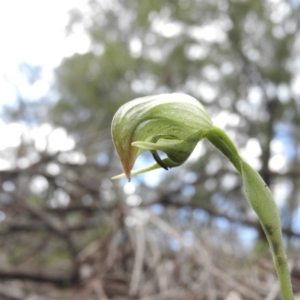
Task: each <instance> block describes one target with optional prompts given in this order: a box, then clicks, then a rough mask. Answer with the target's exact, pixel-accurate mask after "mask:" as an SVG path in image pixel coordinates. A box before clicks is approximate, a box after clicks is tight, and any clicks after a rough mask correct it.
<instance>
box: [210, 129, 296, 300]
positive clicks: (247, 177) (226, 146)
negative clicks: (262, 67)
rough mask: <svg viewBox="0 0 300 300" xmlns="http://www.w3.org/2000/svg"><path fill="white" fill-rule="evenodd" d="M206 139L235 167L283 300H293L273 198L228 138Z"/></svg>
mask: <svg viewBox="0 0 300 300" xmlns="http://www.w3.org/2000/svg"><path fill="white" fill-rule="evenodd" d="M206 138H207V139H208V140H209V141H210V142H211V143H212V144H213V145H214V146H216V147H217V148H218V149H219V150H220V151H221V152H222V153H223V154H224V155H225V156H226V157H227V158H228V159H229V160H230V161H231V162H232V164H233V165H234V167H235V168H236V170H237V171H238V173H239V174H240V175H241V177H242V179H243V183H244V187H245V193H246V197H247V200H248V202H249V204H250V205H251V207H252V208H253V209H254V211H255V212H256V214H257V215H258V218H259V221H260V223H261V225H262V228H263V230H264V232H265V235H266V237H267V240H268V243H269V246H270V248H271V252H272V257H273V262H274V266H275V268H276V271H277V274H278V278H279V282H280V287H281V294H282V297H283V300H292V299H294V296H293V290H292V285H291V278H290V272H289V268H288V262H287V257H286V253H285V249H284V244H283V240H282V233H281V222H280V217H279V213H278V209H277V206H276V203H275V201H274V198H273V196H272V194H271V192H270V190H269V188H268V187H267V185H266V183H265V182H264V181H263V179H262V178H261V176H260V175H259V174H258V173H257V172H256V171H255V170H254V169H253V168H252V167H251V166H250V165H249V164H247V163H246V162H245V161H243V160H242V159H241V158H240V156H239V154H238V151H237V149H236V147H235V146H234V144H233V142H232V141H231V140H230V138H229V137H228V135H227V134H226V133H225V132H224V131H223V130H221V129H220V128H217V127H214V128H213V129H212V130H210V131H209V132H208V134H207V135H206Z"/></svg>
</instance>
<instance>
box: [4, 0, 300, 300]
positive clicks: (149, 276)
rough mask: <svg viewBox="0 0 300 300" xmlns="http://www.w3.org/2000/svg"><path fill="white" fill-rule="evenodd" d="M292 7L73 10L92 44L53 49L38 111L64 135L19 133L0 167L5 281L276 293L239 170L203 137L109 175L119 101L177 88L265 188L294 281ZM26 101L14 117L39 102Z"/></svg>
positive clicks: (95, 288) (157, 295)
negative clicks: (276, 207) (181, 157)
mask: <svg viewBox="0 0 300 300" xmlns="http://www.w3.org/2000/svg"><path fill="white" fill-rule="evenodd" d="M299 20H300V6H299V4H298V3H297V1H292V0H291V1H283V0H266V1H259V0H252V1H250V0H249V1H227V0H214V1H198V0H194V1H188V0H186V1H183V0H174V1H150V0H149V1H132V0H110V1H103V0H98V1H96V0H90V1H89V3H88V5H87V7H86V9H85V10H84V11H79V10H74V11H72V13H71V14H70V23H69V26H68V28H67V30H68V32H69V34H72V32H78V31H82V30H83V31H84V32H85V33H86V34H87V35H88V37H89V39H90V50H89V51H88V52H87V53H85V54H76V55H74V56H72V57H69V58H66V59H64V60H63V62H62V64H61V66H59V67H58V69H57V70H56V78H57V86H56V89H57V92H58V94H59V100H58V101H57V103H56V104H55V105H54V107H52V108H51V110H50V108H49V106H47V107H46V109H47V110H48V114H47V116H45V113H44V114H42V115H43V116H44V118H45V120H44V121H47V122H51V123H52V124H53V126H58V127H62V128H65V129H66V130H67V132H68V134H69V135H70V136H69V138H70V137H71V138H72V139H73V141H74V146H73V148H72V149H71V150H69V151H64V150H63V149H60V148H59V147H58V148H57V149H60V150H56V151H49V149H48V148H47V147H46V146H45V147H44V148H43V149H42V150H41V148H39V149H40V150H38V151H37V145H36V144H35V142H34V141H33V140H30V139H28V138H27V139H26V136H25V135H24V136H23V138H22V141H23V142H22V144H21V146H20V147H19V148H18V149H14V150H13V151H14V152H13V151H12V149H10V153H14V156H13V159H14V160H15V161H16V162H19V163H15V164H14V165H12V167H11V169H10V170H7V171H3V172H1V174H0V180H1V187H2V190H1V198H0V199H1V203H0V205H1V208H0V210H1V211H2V212H3V214H4V215H5V218H4V219H3V221H2V222H1V223H0V227H1V240H0V244H1V248H2V253H3V255H2V256H1V257H0V262H1V265H3V266H4V268H3V271H0V278H3V279H6V280H9V279H19V281H18V282H17V283H15V282H12V283H11V282H10V283H9V284H10V285H9V287H10V286H13V284H15V286H13V287H14V289H19V290H20V291H21V290H22V291H26V290H31V291H34V293H35V294H39V293H40V292H41V291H43V294H44V295H45V297H46V299H48V298H49V299H52V298H51V297H54V296H57V295H60V297H65V298H67V299H69V298H71V297H72V298H74V299H76V297H79V298H78V299H83V297H85V298H87V299H129V297H130V296H131V297H137V299H225V298H226V297H228V298H227V299H232V298H230V297H234V295H236V294H238V295H239V296H240V297H241V299H265V298H266V296H267V295H268V294H269V293H272V292H273V289H272V284H273V283H274V281H275V278H276V277H275V274H274V270H273V269H272V267H270V266H271V265H272V263H271V261H270V256H269V255H268V252H267V250H266V247H265V243H264V240H263V236H262V231H261V230H260V227H259V225H258V223H257V220H256V219H255V216H254V214H253V212H252V211H251V210H250V208H249V206H248V204H247V202H246V200H245V197H244V195H243V193H242V190H241V181H240V180H239V178H238V176H237V175H236V174H235V172H234V171H233V168H232V167H231V166H229V164H228V162H227V161H226V160H224V159H223V158H222V156H221V154H219V153H217V152H216V151H215V150H213V149H212V147H210V145H208V143H205V142H202V143H201V144H200V147H199V148H197V149H196V151H195V155H193V158H192V159H191V160H189V161H188V162H187V163H186V164H185V165H183V166H181V167H180V168H177V169H173V170H171V171H168V172H165V171H160V172H153V173H149V175H147V176H139V177H137V178H135V179H134V181H133V182H134V184H135V185H136V187H135V188H133V187H132V185H125V182H123V181H121V182H111V180H110V177H111V176H112V175H116V174H118V173H120V171H121V166H120V164H119V162H118V160H117V156H116V153H115V151H114V149H113V145H112V141H111V134H110V125H111V120H112V117H113V115H114V113H115V112H116V110H117V109H118V107H120V106H121V105H122V104H124V103H125V102H127V101H129V100H132V99H134V98H136V97H139V96H145V95H150V94H151V95H152V94H159V93H163V92H184V93H187V94H190V95H192V96H193V97H195V98H197V99H199V100H200V101H201V102H202V103H203V104H204V105H205V107H206V108H207V109H208V111H209V113H210V114H211V115H212V116H213V118H214V123H215V124H217V125H219V126H220V127H223V128H224V129H226V132H229V134H230V136H231V137H232V138H233V139H234V140H235V142H236V144H237V146H238V148H239V149H241V150H242V153H243V156H244V158H245V159H246V160H248V161H249V162H250V163H251V164H253V165H254V166H255V167H257V168H258V169H259V170H260V172H261V174H262V176H263V177H264V179H265V181H266V182H267V183H268V184H269V185H270V186H271V189H272V190H273V192H274V194H275V198H276V199H278V203H279V204H280V209H281V215H282V220H283V224H284V236H285V238H286V241H287V245H288V250H289V257H290V258H291V262H292V265H293V276H294V281H293V283H294V285H295V291H297V290H298V289H299V284H298V283H297V278H298V277H299V266H298V264H299V257H297V252H299V221H298V220H299V208H298V206H299V200H300V190H299V185H300V182H299V178H300V177H299V175H300V173H299V167H300V163H299V160H300V155H299V143H300V135H299V130H298V126H299V119H300V89H299V85H300V84H299V82H300V79H299V74H300V66H299V61H300V56H299V53H300V44H299V41H300V35H299V32H300V31H299V29H300V28H299V27H300V21H299ZM32 74H33V73H32ZM28 78H30V77H28ZM33 79H34V77H33ZM29 83H30V81H29ZM22 103H25V106H26V105H27V104H26V101H23V102H22ZM29 107H30V110H26V109H23V107H21V106H20V107H19V108H20V110H16V111H15V112H13V113H14V114H12V115H11V116H12V117H15V119H16V120H18V118H20V117H22V118H23V114H24V112H26V113H30V112H32V113H37V112H39V111H40V109H42V107H41V106H39V109H36V111H35V110H34V106H33V105H31V106H29ZM43 109H44V112H45V108H43ZM21 112H22V113H23V114H21ZM18 113H19V114H18ZM26 113H25V114H26ZM27 117H28V116H27ZM23 119H24V118H23ZM25 119H26V118H25ZM27 119H28V118H27ZM39 120H41V119H39ZM44 121H43V122H44ZM41 122H42V121H41ZM61 130H62V129H61ZM65 138H66V139H67V138H68V137H67V135H65ZM49 139H50V132H49ZM49 139H48V141H49ZM49 144H50V142H49ZM47 149H48V150H47ZM3 153H4V152H3ZM5 153H7V152H5ZM5 153H4V154H2V158H5V155H6V154H5ZM30 157H31V158H30ZM32 157H33V158H32ZM28 158H30V159H29V162H30V163H27V164H24V163H23V165H22V161H21V163H20V160H22V159H28ZM148 159H151V157H150V156H147V155H146V156H144V160H148ZM23 162H24V161H23ZM142 163H143V161H140V164H142ZM124 185H125V186H124ZM124 192H125V193H124ZM0 217H1V214H0ZM238 224H240V225H238ZM297 232H298V233H297ZM41 270H43V272H42V273H40V272H41ZM1 272H2V273H1ZM38 278H42V279H38ZM249 278H250V279H251V280H249ZM20 280H23V281H20ZM39 281H40V282H43V285H40V286H38V287H37V286H34V285H33V286H32V282H39ZM49 283H51V284H52V285H55V286H58V287H62V286H68V287H69V289H68V290H64V291H62V290H59V289H57V290H53V288H52V286H49V285H48V284H49ZM74 289H77V291H76V293H75V294H74ZM9 290H10V289H6V292H7V293H8V292H9ZM0 293H1V289H0ZM51 293H52V294H51ZM2 294H4V292H3V291H2ZM53 295H54V296H53ZM61 295H64V296H61ZM22 297H23V296H21V297H19V299H23V298H24V297H23V298H22ZM47 297H48V298H47ZM93 297H94V298H93ZM97 297H98V298H97Z"/></svg>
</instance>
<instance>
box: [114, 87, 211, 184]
mask: <svg viewBox="0 0 300 300" xmlns="http://www.w3.org/2000/svg"><path fill="white" fill-rule="evenodd" d="M212 127H213V124H212V121H211V119H210V117H209V115H208V113H207V112H206V110H205V108H204V107H203V105H202V104H201V103H200V102H199V101H197V100H196V99H195V98H193V97H191V96H188V95H185V94H179V93H175V94H161V95H157V96H150V97H143V98H138V99H135V100H132V101H130V102H127V103H126V104H124V105H123V106H121V107H120V108H119V109H118V111H117V112H116V114H115V116H114V118H113V121H112V137H113V142H114V145H115V148H116V150H117V153H118V155H119V158H120V161H121V163H122V166H123V169H124V173H125V175H126V177H127V178H128V179H129V180H130V177H131V170H132V167H133V165H134V162H135V160H136V158H137V157H138V155H139V154H140V153H142V152H143V151H146V150H150V151H151V152H152V154H153V157H154V159H155V160H156V162H157V164H156V165H153V166H152V167H151V169H155V168H158V167H163V168H165V169H168V168H171V167H175V166H178V165H180V164H182V163H183V162H184V161H185V160H186V159H187V158H188V157H189V155H190V154H191V153H192V151H193V149H194V147H195V146H196V144H197V143H198V142H199V141H200V140H201V139H202V138H203V136H204V135H205V134H206V133H207V132H208V131H209V130H210V129H211V128H212ZM157 150H160V151H163V152H165V153H166V154H167V157H168V158H166V159H164V160H161V159H160V158H159V156H158V154H157V152H156V151H157ZM136 173H137V172H136ZM139 173H140V172H139Z"/></svg>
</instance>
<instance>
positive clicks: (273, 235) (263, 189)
mask: <svg viewBox="0 0 300 300" xmlns="http://www.w3.org/2000/svg"><path fill="white" fill-rule="evenodd" d="M241 167H242V177H243V182H244V186H245V193H246V197H247V199H248V201H249V203H250V205H251V206H252V208H253V209H254V211H255V212H256V214H257V215H258V218H259V220H260V223H261V225H262V228H263V230H264V232H265V234H266V237H267V240H268V242H269V245H270V248H271V252H272V256H273V262H274V265H275V268H276V271H277V274H278V278H279V282H280V286H281V293H282V297H283V299H284V300H292V299H294V296H293V290H292V285H291V279H290V272H289V268H288V261H287V257H286V253H285V250H284V244H283V240H282V233H281V222H280V217H279V213H278V209H277V206H276V203H275V201H274V198H273V196H272V194H271V192H270V190H269V188H268V187H267V185H266V183H265V182H264V181H263V179H262V178H261V177H260V175H259V174H258V173H257V172H256V171H255V170H254V169H253V168H252V167H251V166H250V165H249V164H247V163H246V162H244V161H243V160H241Z"/></svg>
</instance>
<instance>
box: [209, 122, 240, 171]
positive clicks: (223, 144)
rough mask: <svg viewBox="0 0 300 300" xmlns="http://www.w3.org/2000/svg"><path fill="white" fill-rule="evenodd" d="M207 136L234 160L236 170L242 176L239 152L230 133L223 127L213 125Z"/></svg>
mask: <svg viewBox="0 0 300 300" xmlns="http://www.w3.org/2000/svg"><path fill="white" fill-rule="evenodd" d="M206 138H207V139H208V140H209V141H210V142H211V143H212V144H213V145H214V146H216V147H217V149H219V150H220V151H221V152H222V153H223V154H224V155H225V156H226V157H227V158H228V159H229V160H230V161H231V162H232V164H233V165H234V167H235V168H236V170H237V171H238V172H239V174H240V175H241V176H242V169H241V163H240V156H239V153H238V151H237V149H236V147H235V145H234V144H233V142H232V141H231V139H230V138H229V137H228V135H227V134H226V133H225V132H224V131H223V130H222V129H220V128H218V127H213V128H212V129H211V130H210V131H209V132H208V133H207V134H206Z"/></svg>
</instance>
